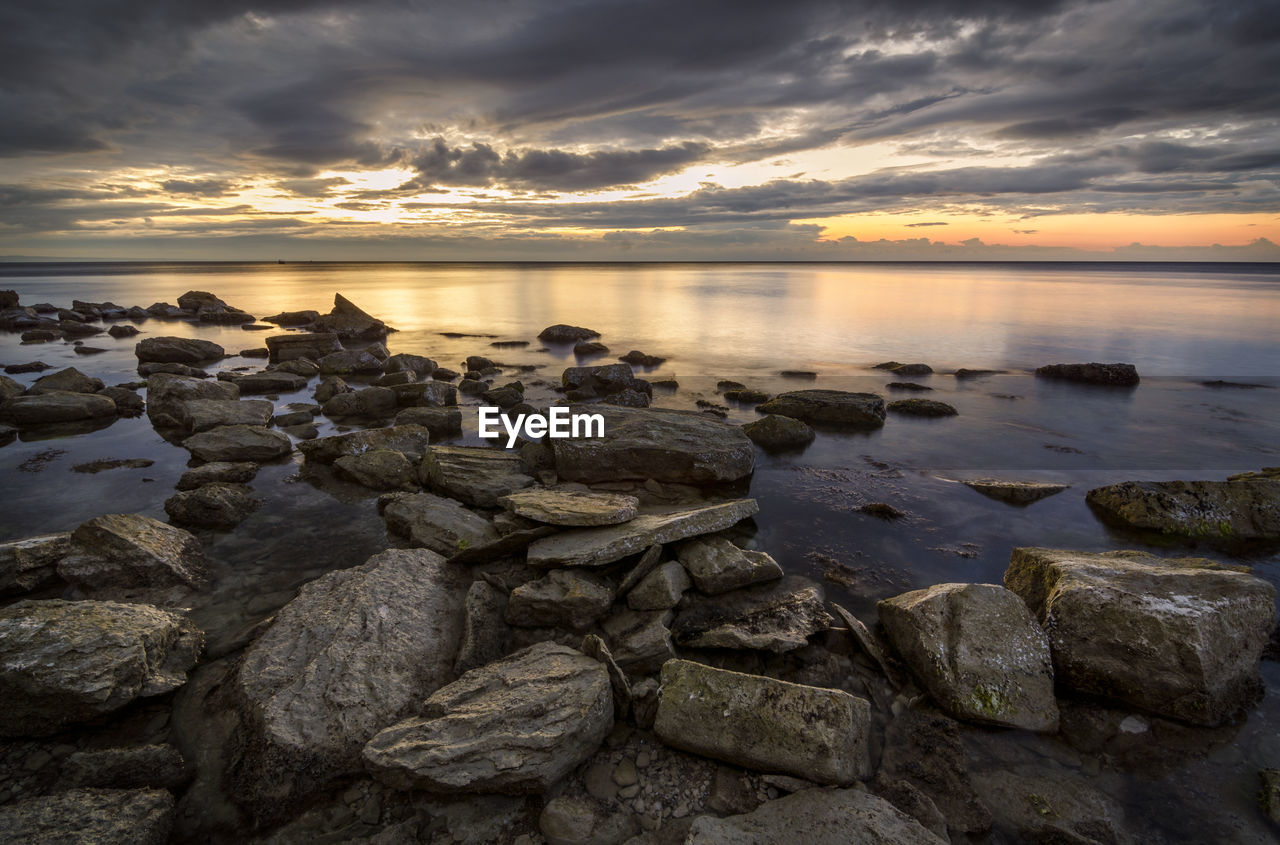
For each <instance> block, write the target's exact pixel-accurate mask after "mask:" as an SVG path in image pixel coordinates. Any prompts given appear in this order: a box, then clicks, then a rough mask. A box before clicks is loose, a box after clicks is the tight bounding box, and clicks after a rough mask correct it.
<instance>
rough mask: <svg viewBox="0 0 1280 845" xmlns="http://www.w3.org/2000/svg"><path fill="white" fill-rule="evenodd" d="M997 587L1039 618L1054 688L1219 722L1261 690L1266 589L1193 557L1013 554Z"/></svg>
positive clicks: (1269, 618) (1269, 623)
mask: <svg viewBox="0 0 1280 845" xmlns="http://www.w3.org/2000/svg"><path fill="white" fill-rule="evenodd" d="M1004 583H1005V586H1007V587H1008V588H1009V589H1011V590H1013V591H1014V592H1015V593H1017V594H1018V595H1020V596H1021V597H1022V599H1023V600H1024V601H1025V602H1026V603H1027V606H1028V607H1029V608H1030V609H1031V612H1032V614H1033V615H1034V616H1035V617H1036V618H1037V619H1038V620H1039V621H1040V624H1041V625H1042V626H1043V627H1044V630H1045V633H1046V634H1048V637H1049V646H1050V648H1051V649H1052V652H1053V668H1054V676H1055V678H1056V679H1057V682H1058V684H1059V685H1061V686H1065V687H1067V688H1069V689H1073V690H1076V691H1077V692H1081V693H1085V694H1089V695H1096V696H1101V697H1104V698H1109V699H1112V700H1116V701H1120V702H1123V703H1125V704H1128V705H1130V706H1132V707H1137V708H1139V709H1141V710H1146V711H1148V712H1151V713H1156V714H1159V715H1163V716H1169V717H1172V718H1174V719H1179V720H1182V721H1186V722H1191V723H1193V724H1200V725H1217V724H1220V723H1222V722H1223V721H1225V720H1227V719H1229V718H1231V717H1232V716H1234V715H1235V714H1236V713H1237V712H1239V711H1240V710H1241V709H1242V708H1244V707H1247V706H1250V705H1252V704H1253V702H1254V701H1255V700H1256V698H1257V696H1258V694H1259V693H1260V691H1261V688H1262V687H1261V681H1260V679H1259V675H1258V662H1259V660H1260V658H1261V656H1262V652H1263V650H1264V649H1265V648H1266V645H1267V641H1268V638H1269V637H1270V636H1271V631H1272V630H1273V629H1274V628H1275V595H1276V591H1275V588H1274V587H1272V586H1271V585H1270V584H1268V583H1267V582H1266V581H1263V580H1261V579H1259V578H1255V577H1253V576H1252V575H1247V574H1245V573H1242V572H1235V571H1231V570H1227V569H1224V568H1222V567H1221V566H1220V565H1219V564H1216V563H1214V562H1213V561H1209V560H1205V559H1203V558H1160V557H1156V556H1155V555H1151V554H1147V553H1145V552H1136V551H1120V552H1102V553H1094V552H1075V551H1065V550H1058V549H1040V548H1019V549H1014V550H1013V555H1012V557H1011V559H1010V562H1009V568H1008V570H1007V571H1006V572H1005V576H1004Z"/></svg>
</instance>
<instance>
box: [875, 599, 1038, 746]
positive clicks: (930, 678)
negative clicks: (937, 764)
mask: <svg viewBox="0 0 1280 845" xmlns="http://www.w3.org/2000/svg"><path fill="white" fill-rule="evenodd" d="M879 609H880V622H881V624H883V625H884V629H885V633H886V634H888V637H889V642H890V643H891V644H892V645H893V647H894V648H895V649H896V650H897V652H898V654H900V655H901V656H902V659H903V661H904V662H905V663H906V664H907V666H909V667H910V668H911V671H912V672H913V673H914V674H915V676H916V677H917V678H919V679H920V682H921V684H923V685H924V688H925V689H926V690H928V692H929V695H930V696H931V697H932V698H933V700H934V701H936V702H937V703H938V705H939V706H940V707H941V708H942V709H943V710H946V711H947V712H948V713H950V714H951V715H952V716H955V717H956V718H957V719H964V720H967V721H971V722H980V723H984V724H990V725H1000V726H1003V727H1011V728H1023V729H1025V730H1030V731H1044V732H1047V733H1053V732H1055V731H1056V730H1057V729H1058V702H1057V700H1056V699H1055V698H1054V692H1053V661H1052V658H1051V657H1050V654H1049V641H1048V639H1047V638H1046V637H1045V634H1044V631H1042V630H1041V629H1040V626H1039V625H1038V624H1037V623H1036V620H1035V619H1033V618H1032V617H1031V613H1030V611H1028V610H1027V606H1026V604H1025V603H1024V602H1023V601H1022V599H1020V598H1019V597H1018V596H1017V595H1015V594H1014V593H1011V592H1010V591H1008V590H1006V589H1005V588H1003V587H1000V586H997V585H995V584H938V585H935V586H933V587H929V588H928V589H924V590H914V591H912V592H909V593H903V594H902V595H900V596H894V597H893V598H890V599H885V600H884V601H882V602H880V605H879Z"/></svg>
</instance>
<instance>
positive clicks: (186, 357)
mask: <svg viewBox="0 0 1280 845" xmlns="http://www.w3.org/2000/svg"><path fill="white" fill-rule="evenodd" d="M133 352H134V355H136V356H137V357H138V360H139V361H156V362H159V363H162V364H167V363H172V364H199V363H202V362H204V361H216V360H220V359H221V358H223V357H224V356H225V355H226V350H225V349H223V348H222V347H221V346H219V345H218V344H216V343H214V342H213V341H211V340H199V339H197V338H193V337H148V338H143V339H142V340H141V341H139V342H138V345H137V346H135V347H134V348H133Z"/></svg>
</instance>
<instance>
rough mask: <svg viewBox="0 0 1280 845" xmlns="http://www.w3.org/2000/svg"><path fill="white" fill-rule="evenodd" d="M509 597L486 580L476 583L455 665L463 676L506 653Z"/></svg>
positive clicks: (469, 595)
mask: <svg viewBox="0 0 1280 845" xmlns="http://www.w3.org/2000/svg"><path fill="white" fill-rule="evenodd" d="M506 614H507V594H506V592H505V591H503V590H499V589H498V588H497V587H495V586H493V585H492V584H490V583H489V582H487V581H473V582H472V583H471V586H470V587H469V588H468V589H467V598H466V601H465V604H464V612H463V624H462V643H461V644H460V645H459V646H458V657H457V659H456V660H455V661H454V663H453V671H454V674H455V675H461V674H462V673H463V672H468V671H470V670H472V669H475V668H477V667H480V666H484V665H485V664H487V663H492V662H493V661H495V660H498V659H499V658H501V657H502V655H503V654H505V653H506V650H507V623H506Z"/></svg>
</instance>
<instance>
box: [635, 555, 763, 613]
mask: <svg viewBox="0 0 1280 845" xmlns="http://www.w3.org/2000/svg"><path fill="white" fill-rule="evenodd" d="M779 574H781V573H779ZM691 584H692V582H691V581H690V580H689V573H688V572H686V571H685V568H684V567H683V566H681V565H680V564H678V563H676V562H675V561H667V562H666V563H664V564H662V565H661V566H659V567H658V568H657V569H654V570H653V571H652V572H650V573H649V574H648V575H646V576H645V577H644V578H642V579H641V580H640V583H639V584H636V585H635V586H634V587H632V588H631V592H629V593H627V607H629V608H631V609H632V610H668V609H670V608H673V607H675V606H676V605H677V604H679V603H680V599H681V598H682V597H683V596H684V591H685V590H687V589H689V587H690V585H691Z"/></svg>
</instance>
